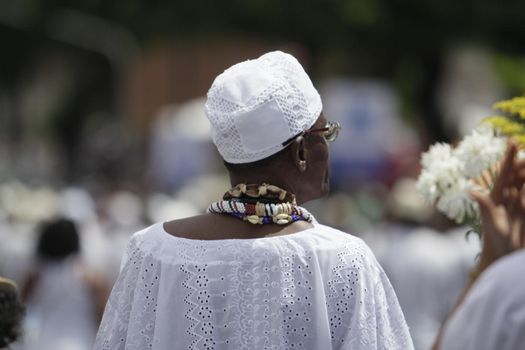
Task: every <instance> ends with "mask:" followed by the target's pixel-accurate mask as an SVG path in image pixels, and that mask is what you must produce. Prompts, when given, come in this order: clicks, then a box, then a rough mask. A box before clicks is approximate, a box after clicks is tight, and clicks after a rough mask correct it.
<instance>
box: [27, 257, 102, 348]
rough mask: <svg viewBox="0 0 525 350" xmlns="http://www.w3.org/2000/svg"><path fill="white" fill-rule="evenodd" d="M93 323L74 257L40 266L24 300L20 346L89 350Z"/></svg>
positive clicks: (87, 293) (93, 313)
mask: <svg viewBox="0 0 525 350" xmlns="http://www.w3.org/2000/svg"><path fill="white" fill-rule="evenodd" d="M96 325H97V321H96V304H95V302H94V300H93V296H92V294H91V293H90V291H89V289H88V287H87V286H86V284H85V283H84V280H83V278H82V273H81V271H79V269H78V266H77V265H76V264H75V262H74V260H66V261H64V262H60V263H48V264H46V265H44V266H43V267H42V268H41V269H40V274H39V279H38V283H37V285H36V286H35V289H34V291H33V293H32V294H31V296H30V299H29V300H28V303H27V314H26V318H25V321H24V340H23V344H22V347H21V348H22V349H24V350H87V349H91V347H92V346H93V342H94V340H95V335H96Z"/></svg>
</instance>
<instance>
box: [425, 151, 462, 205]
mask: <svg viewBox="0 0 525 350" xmlns="http://www.w3.org/2000/svg"><path fill="white" fill-rule="evenodd" d="M421 162H422V163H423V170H422V172H421V174H420V176H419V178H418V182H417V185H416V186H417V189H418V190H419V192H420V193H421V195H422V196H423V198H424V199H425V200H426V201H427V202H428V203H430V204H434V203H435V201H436V200H437V199H438V198H439V197H440V196H442V195H443V194H444V193H446V192H448V191H449V189H450V188H452V187H454V186H455V184H456V183H457V181H458V179H460V178H464V175H463V173H462V164H461V162H460V161H459V159H458V158H457V157H455V156H454V155H453V153H452V149H451V148H450V146H449V145H448V144H440V143H438V144H434V145H432V146H431V147H430V149H429V151H428V152H426V153H424V154H423V156H422V159H421Z"/></svg>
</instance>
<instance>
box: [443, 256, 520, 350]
mask: <svg viewBox="0 0 525 350" xmlns="http://www.w3.org/2000/svg"><path fill="white" fill-rule="evenodd" d="M441 349H443V350H474V349H475V350H493V349H497V350H522V349H525V250H520V251H518V252H515V253H512V254H510V255H508V256H506V257H503V258H501V259H500V260H498V261H497V262H495V263H494V264H493V265H492V266H491V267H489V268H488V269H487V270H486V271H485V272H483V274H481V276H480V277H479V280H478V281H477V282H476V283H475V284H474V285H473V286H472V288H471V290H470V292H469V293H468V295H467V297H466V298H465V301H464V302H463V304H462V305H461V306H460V307H459V308H458V309H457V310H456V312H455V313H454V315H453V316H452V318H451V319H450V321H449V322H448V323H447V326H446V328H445V331H444V333H443V338H442V341H441Z"/></svg>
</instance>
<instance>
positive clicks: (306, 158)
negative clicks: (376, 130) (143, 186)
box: [164, 113, 329, 240]
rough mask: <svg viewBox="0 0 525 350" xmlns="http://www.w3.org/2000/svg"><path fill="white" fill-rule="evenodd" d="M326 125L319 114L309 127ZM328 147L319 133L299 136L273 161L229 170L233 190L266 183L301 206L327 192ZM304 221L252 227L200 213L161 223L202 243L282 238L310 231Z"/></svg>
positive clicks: (175, 234)
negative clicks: (206, 241)
mask: <svg viewBox="0 0 525 350" xmlns="http://www.w3.org/2000/svg"><path fill="white" fill-rule="evenodd" d="M325 125H326V119H325V117H324V116H323V114H322V113H321V115H320V116H319V118H318V119H317V121H316V122H315V124H314V125H313V127H312V128H321V127H324V126H325ZM327 169H328V144H327V142H326V141H325V139H324V138H323V136H322V135H321V134H318V133H313V134H309V135H307V136H305V137H303V136H299V137H297V138H296V139H294V141H293V142H292V144H291V145H290V146H288V147H287V148H286V149H285V150H283V151H282V154H279V156H278V157H277V158H275V160H273V161H272V162H270V163H268V164H265V165H264V166H261V167H257V168H255V169H250V168H249V167H247V168H243V169H236V170H235V171H232V170H230V182H231V184H232V187H233V186H235V185H236V184H239V183H246V184H262V183H269V184H272V185H275V186H278V187H280V188H282V189H285V190H287V191H289V192H291V193H294V194H295V196H296V199H297V203H298V204H299V205H301V204H302V203H305V202H307V201H309V200H312V199H316V198H319V197H322V196H324V195H325V194H327V193H328V191H329V182H328V171H327ZM312 227H313V225H312V224H311V223H309V222H306V221H296V222H294V223H291V224H289V225H283V226H281V225H252V224H250V223H248V222H245V221H242V220H239V219H237V218H234V217H231V216H229V215H222V214H209V213H207V214H203V215H198V216H193V217H189V218H184V219H179V220H173V221H169V222H166V223H164V230H165V231H166V232H167V233H169V234H171V235H173V236H177V237H182V238H189V239H201V240H218V239H247V238H263V237H271V236H281V235H287V234H292V233H297V232H300V231H304V230H307V229H309V228H312Z"/></svg>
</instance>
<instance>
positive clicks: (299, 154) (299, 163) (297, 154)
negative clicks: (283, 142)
mask: <svg viewBox="0 0 525 350" xmlns="http://www.w3.org/2000/svg"><path fill="white" fill-rule="evenodd" d="M290 147H292V157H293V162H294V165H295V166H296V167H297V169H298V170H299V172H301V173H304V172H305V171H306V163H307V158H308V152H307V150H306V142H305V140H304V137H303V136H298V137H297V138H295V139H294V140H293V142H292V144H291V145H290Z"/></svg>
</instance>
